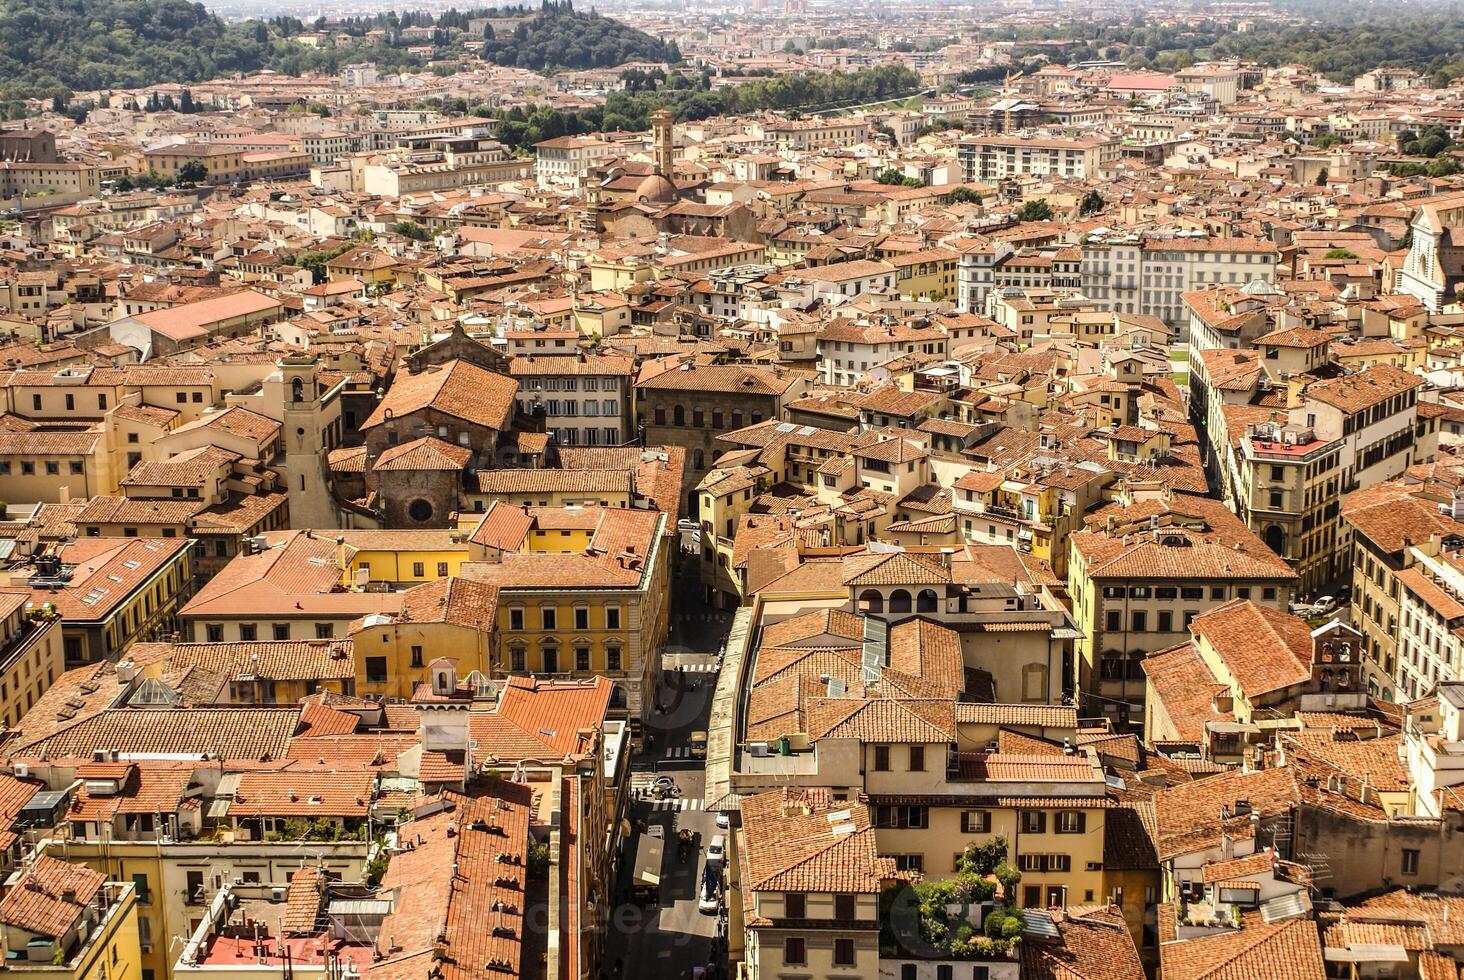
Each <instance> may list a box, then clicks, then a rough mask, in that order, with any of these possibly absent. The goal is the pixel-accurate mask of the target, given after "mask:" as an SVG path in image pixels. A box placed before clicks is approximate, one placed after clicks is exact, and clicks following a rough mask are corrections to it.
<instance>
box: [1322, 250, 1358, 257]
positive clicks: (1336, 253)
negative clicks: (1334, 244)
mask: <svg viewBox="0 0 1464 980" xmlns="http://www.w3.org/2000/svg"><path fill="white" fill-rule="evenodd" d="M1323 258H1327V259H1355V258H1357V253H1356V252H1354V251H1352V249H1350V248H1334V249H1332V250H1330V251H1329V252H1327V254H1326V255H1324V256H1323Z"/></svg>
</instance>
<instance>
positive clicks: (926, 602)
mask: <svg viewBox="0 0 1464 980" xmlns="http://www.w3.org/2000/svg"><path fill="white" fill-rule="evenodd" d="M938 603H939V599H937V597H936V594H935V590H934V589H921V590H920V594H919V595H918V596H916V597H915V611H916V612H935V610H936V606H937V604H938Z"/></svg>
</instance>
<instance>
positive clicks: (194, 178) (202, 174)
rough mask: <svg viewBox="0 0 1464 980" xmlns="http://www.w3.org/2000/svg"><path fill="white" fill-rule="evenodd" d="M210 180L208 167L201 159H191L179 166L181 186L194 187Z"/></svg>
mask: <svg viewBox="0 0 1464 980" xmlns="http://www.w3.org/2000/svg"><path fill="white" fill-rule="evenodd" d="M205 180H208V168H207V167H205V166H204V165H203V163H202V162H201V161H199V160H189V161H188V162H187V163H185V164H183V166H181V167H179V168H178V183H179V185H180V186H184V187H192V186H193V185H195V184H201V183H203V182H204V181H205Z"/></svg>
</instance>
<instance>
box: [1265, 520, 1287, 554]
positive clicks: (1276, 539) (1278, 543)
mask: <svg viewBox="0 0 1464 980" xmlns="http://www.w3.org/2000/svg"><path fill="white" fill-rule="evenodd" d="M1266 547H1267V548H1270V549H1271V550H1272V551H1274V552H1276V554H1278V555H1281V556H1283V557H1284V556H1285V555H1286V529H1285V528H1284V527H1282V526H1281V525H1279V524H1272V525H1271V526H1270V527H1268V528H1266Z"/></svg>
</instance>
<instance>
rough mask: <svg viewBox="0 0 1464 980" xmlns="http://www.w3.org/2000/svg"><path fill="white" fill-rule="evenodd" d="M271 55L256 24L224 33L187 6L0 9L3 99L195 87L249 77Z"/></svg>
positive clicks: (41, 0) (165, 1) (143, 0)
mask: <svg viewBox="0 0 1464 980" xmlns="http://www.w3.org/2000/svg"><path fill="white" fill-rule="evenodd" d="M256 27H257V28H259V30H258V31H256V30H255V28H256ZM271 48H272V45H271V39H270V35H269V32H268V30H266V29H265V28H264V25H263V24H249V25H236V26H228V25H225V24H224V22H223V21H222V20H220V19H219V18H218V17H215V16H214V15H212V14H210V13H209V12H208V11H207V10H206V9H204V6H203V4H201V3H189V2H187V0H3V2H0V87H3V88H4V90H5V91H6V93H7V94H8V95H10V97H16V96H42V97H44V96H49V95H54V94H58V93H62V94H64V93H65V92H66V91H76V90H89V89H97V88H136V87H140V86H143V85H152V84H156V83H158V82H164V81H168V82H196V81H200V80H202V79H206V78H213V77H215V76H217V75H221V74H223V75H227V74H229V73H231V72H235V71H254V70H256V69H258V68H260V67H261V66H262V65H264V64H265V62H266V61H267V60H268V58H269V56H270V53H271Z"/></svg>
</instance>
